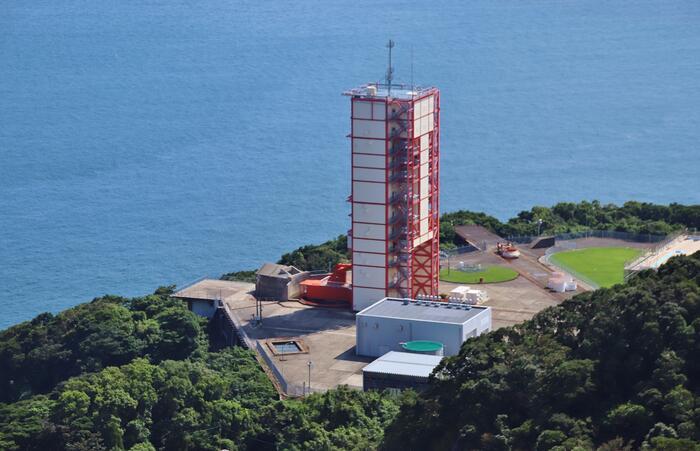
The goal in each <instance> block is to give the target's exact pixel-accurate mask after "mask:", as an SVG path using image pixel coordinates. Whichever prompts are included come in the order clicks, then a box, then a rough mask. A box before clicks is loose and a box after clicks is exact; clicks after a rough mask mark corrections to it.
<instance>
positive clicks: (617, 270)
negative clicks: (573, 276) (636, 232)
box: [550, 247, 641, 287]
mask: <svg viewBox="0 0 700 451" xmlns="http://www.w3.org/2000/svg"><path fill="white" fill-rule="evenodd" d="M640 253H641V251H640V250H639V249H632V248H629V247H590V248H587V249H576V250H572V251H564V252H558V253H556V254H554V255H552V257H551V258H550V261H551V262H552V263H554V264H555V265H557V266H561V267H562V268H563V269H565V270H566V269H567V268H570V269H571V270H573V271H575V272H578V273H580V274H581V275H582V276H583V277H586V278H589V279H590V280H591V281H593V282H595V283H596V284H598V285H599V286H601V287H609V286H612V285H615V284H616V283H620V282H622V281H623V278H624V267H625V262H626V261H628V260H630V259H633V258H635V257H637V256H638V255H639V254H640Z"/></svg>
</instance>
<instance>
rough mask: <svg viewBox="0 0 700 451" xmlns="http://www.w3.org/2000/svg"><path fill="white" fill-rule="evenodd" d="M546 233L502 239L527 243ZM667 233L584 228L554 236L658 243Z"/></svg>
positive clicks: (571, 238)
mask: <svg viewBox="0 0 700 451" xmlns="http://www.w3.org/2000/svg"><path fill="white" fill-rule="evenodd" d="M544 236H546V235H520V236H518V235H514V236H508V237H506V238H504V239H506V240H508V241H512V242H514V243H518V244H529V243H532V242H533V241H535V240H537V239H539V238H543V237H544ZM667 236H668V235H653V234H650V233H632V232H620V231H617V230H584V231H582V232H571V233H559V234H557V235H554V238H555V239H556V240H559V241H566V240H577V239H580V238H612V239H616V240H623V241H633V242H636V243H658V242H659V241H662V240H664V239H665V238H666V237H667Z"/></svg>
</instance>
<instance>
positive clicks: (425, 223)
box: [353, 219, 428, 277]
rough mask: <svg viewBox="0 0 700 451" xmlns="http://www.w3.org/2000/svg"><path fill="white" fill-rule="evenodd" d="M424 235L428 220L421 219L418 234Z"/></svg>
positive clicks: (426, 230) (426, 231)
mask: <svg viewBox="0 0 700 451" xmlns="http://www.w3.org/2000/svg"><path fill="white" fill-rule="evenodd" d="M426 233H428V220H427V219H422V220H421V222H420V234H421V235H425V234H426ZM353 277H354V275H353Z"/></svg>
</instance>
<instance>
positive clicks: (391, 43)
mask: <svg viewBox="0 0 700 451" xmlns="http://www.w3.org/2000/svg"><path fill="white" fill-rule="evenodd" d="M395 45H396V44H395V43H394V41H392V40H391V39H389V43H388V44H387V45H386V46H387V48H388V49H389V67H388V68H387V70H386V84H387V91H388V94H389V95H391V81H392V80H393V79H394V68H393V67H391V49H393V48H394V46H395Z"/></svg>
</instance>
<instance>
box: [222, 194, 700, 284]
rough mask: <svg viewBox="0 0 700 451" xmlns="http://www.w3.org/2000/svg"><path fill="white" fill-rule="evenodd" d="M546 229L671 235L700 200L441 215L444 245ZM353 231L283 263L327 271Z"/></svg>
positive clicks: (698, 225)
mask: <svg viewBox="0 0 700 451" xmlns="http://www.w3.org/2000/svg"><path fill="white" fill-rule="evenodd" d="M540 220H541V221H542V223H541V224H540V225H539V231H540V233H541V234H543V235H547V234H557V233H568V232H580V231H584V230H614V231H618V232H631V233H638V234H652V235H666V234H669V233H671V232H673V231H675V230H678V229H682V228H689V229H700V205H680V204H670V205H656V204H651V203H646V202H626V203H625V204H623V205H622V206H617V205H614V204H601V203H600V202H598V201H593V202H586V201H584V202H579V203H574V202H562V203H558V204H556V205H554V206H553V207H533V208H532V209H531V210H529V211H521V212H520V213H518V215H517V216H516V217H514V218H511V219H509V220H508V221H506V222H501V221H499V220H498V219H497V218H495V217H493V216H489V215H487V214H485V213H476V212H472V211H466V210H459V211H455V212H452V213H445V214H443V215H442V217H441V218H440V247H441V248H443V249H447V248H450V247H454V246H457V245H460V244H461V241H460V239H459V238H458V237H457V235H456V234H455V227H456V226H459V225H465V224H478V225H482V226H484V227H486V228H488V229H489V230H491V231H492V232H494V233H496V234H498V235H500V236H502V237H508V236H523V235H525V236H529V235H535V234H537V231H538V224H539V221H540ZM348 258H349V256H348V251H347V237H346V236H345V235H341V236H339V237H338V238H336V239H334V240H330V241H326V242H325V243H322V244H318V245H312V244H310V245H306V246H302V247H300V248H298V249H295V250H294V251H292V252H289V253H287V254H284V255H283V256H282V258H281V259H280V260H279V263H282V264H285V265H294V266H296V267H297V268H299V269H301V270H324V271H327V270H328V268H329V267H332V266H333V265H335V264H336V263H339V262H341V261H347V260H348ZM222 278H224V279H230V280H243V281H252V282H254V281H255V276H254V271H239V272H236V273H229V274H226V275H224V276H223V277H222Z"/></svg>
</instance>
